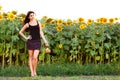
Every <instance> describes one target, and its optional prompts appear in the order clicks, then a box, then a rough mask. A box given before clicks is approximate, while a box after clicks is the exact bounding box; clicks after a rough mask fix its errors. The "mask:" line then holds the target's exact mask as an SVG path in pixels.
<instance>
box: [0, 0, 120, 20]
mask: <svg viewBox="0 0 120 80" xmlns="http://www.w3.org/2000/svg"><path fill="white" fill-rule="evenodd" d="M0 5H2V6H3V10H4V11H11V10H17V11H18V12H19V13H25V14H26V13H27V11H29V10H33V11H34V12H35V13H36V15H37V17H39V18H41V17H42V16H48V17H51V18H55V19H59V18H61V19H67V18H71V19H78V17H83V18H85V19H88V18H92V19H95V18H99V17H108V18H109V17H120V10H119V8H120V3H119V0H0Z"/></svg>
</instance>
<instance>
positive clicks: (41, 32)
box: [39, 22, 49, 46]
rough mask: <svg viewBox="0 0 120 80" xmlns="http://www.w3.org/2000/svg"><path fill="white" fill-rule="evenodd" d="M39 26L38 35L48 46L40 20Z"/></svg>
mask: <svg viewBox="0 0 120 80" xmlns="http://www.w3.org/2000/svg"><path fill="white" fill-rule="evenodd" d="M39 27H40V35H41V37H42V39H43V40H44V43H45V45H46V46H49V45H48V42H47V40H46V39H45V36H44V33H43V31H42V28H41V24H40V22H39Z"/></svg>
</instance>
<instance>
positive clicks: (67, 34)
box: [0, 6, 120, 68]
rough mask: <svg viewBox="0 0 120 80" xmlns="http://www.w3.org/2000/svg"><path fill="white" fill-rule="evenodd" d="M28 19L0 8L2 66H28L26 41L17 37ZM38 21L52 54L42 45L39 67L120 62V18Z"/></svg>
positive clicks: (0, 60)
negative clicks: (53, 64)
mask: <svg viewBox="0 0 120 80" xmlns="http://www.w3.org/2000/svg"><path fill="white" fill-rule="evenodd" d="M25 16H26V15H25V14H23V13H22V14H18V13H17V12H16V11H10V12H4V11H2V6H0V64H1V66H0V67H3V68H4V67H5V66H12V65H15V66H18V65H28V52H27V49H26V41H25V39H23V38H22V37H21V36H19V34H18V33H19V31H20V29H21V28H22V27H23V20H24V18H25ZM37 20H39V21H40V22H41V26H42V29H43V32H44V34H45V37H46V39H47V40H48V42H49V45H50V49H51V53H50V54H46V53H45V47H44V43H42V48H41V50H40V54H39V57H38V58H39V63H40V64H51V63H60V64H62V63H78V64H91V63H94V64H101V63H113V62H118V61H120V19H119V18H117V17H116V18H104V17H103V18H98V19H96V20H93V19H87V20H85V19H84V18H82V17H80V18H78V19H77V20H71V19H66V20H62V19H53V18H49V17H47V16H43V18H41V19H37ZM25 34H26V35H28V33H27V32H25ZM41 41H42V42H43V40H41Z"/></svg>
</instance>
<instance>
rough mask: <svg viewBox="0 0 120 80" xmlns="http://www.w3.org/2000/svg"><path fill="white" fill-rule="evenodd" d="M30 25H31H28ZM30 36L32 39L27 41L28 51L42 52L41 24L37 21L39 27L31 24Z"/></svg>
mask: <svg viewBox="0 0 120 80" xmlns="http://www.w3.org/2000/svg"><path fill="white" fill-rule="evenodd" d="M28 24H29V23H28ZM28 29H29V31H28V32H29V35H30V36H31V38H32V39H28V40H27V49H28V50H40V48H41V40H40V28H39V23H38V21H37V25H34V26H32V25H30V24H29V28H28Z"/></svg>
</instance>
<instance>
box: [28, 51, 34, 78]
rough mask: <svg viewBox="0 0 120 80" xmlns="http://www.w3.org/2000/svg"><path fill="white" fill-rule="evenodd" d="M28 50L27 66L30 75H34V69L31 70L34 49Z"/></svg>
mask: <svg viewBox="0 0 120 80" xmlns="http://www.w3.org/2000/svg"><path fill="white" fill-rule="evenodd" d="M28 52H29V67H30V71H31V76H34V70H33V54H34V50H28Z"/></svg>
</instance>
